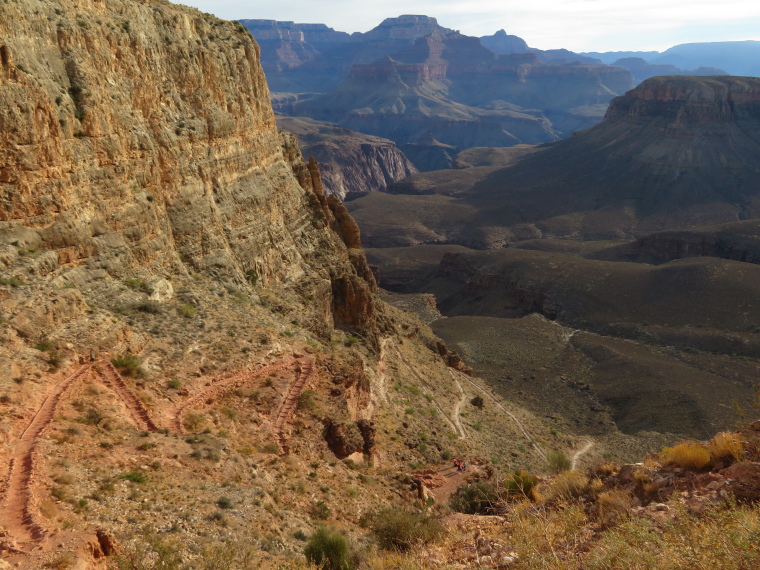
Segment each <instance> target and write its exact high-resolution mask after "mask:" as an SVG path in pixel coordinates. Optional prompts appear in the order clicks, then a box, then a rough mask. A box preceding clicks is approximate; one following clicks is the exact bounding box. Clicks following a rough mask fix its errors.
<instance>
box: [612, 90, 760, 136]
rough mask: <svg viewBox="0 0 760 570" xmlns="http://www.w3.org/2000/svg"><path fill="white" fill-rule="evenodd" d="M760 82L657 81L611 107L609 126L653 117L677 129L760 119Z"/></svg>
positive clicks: (619, 99)
mask: <svg viewBox="0 0 760 570" xmlns="http://www.w3.org/2000/svg"><path fill="white" fill-rule="evenodd" d="M759 113H760V80H758V79H756V78H749V77H725V78H724V77H709V78H707V77H706V78H703V79H694V78H692V77H685V78H679V77H674V76H671V77H654V78H652V79H651V80H649V81H646V82H644V83H642V84H641V85H639V86H638V87H636V88H635V89H632V90H631V91H629V92H628V93H626V94H625V96H624V97H618V98H616V99H614V100H613V101H612V102H611V103H610V107H609V110H608V111H607V115H606V117H605V118H607V119H608V120H609V122H616V121H620V120H625V119H626V118H630V119H635V118H638V117H651V118H656V119H658V120H660V121H667V122H669V123H670V125H669V127H671V128H672V129H671V132H670V133H669V134H671V136H688V133H686V132H681V133H680V134H678V133H677V128H678V127H685V128H689V127H694V126H697V125H708V124H720V123H733V122H735V121H737V120H741V119H754V120H756V119H757V118H758V114H759Z"/></svg>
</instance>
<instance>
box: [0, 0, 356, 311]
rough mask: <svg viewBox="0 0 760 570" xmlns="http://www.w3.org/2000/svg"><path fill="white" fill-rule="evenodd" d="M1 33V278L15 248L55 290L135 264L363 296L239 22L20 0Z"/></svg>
mask: <svg viewBox="0 0 760 570" xmlns="http://www.w3.org/2000/svg"><path fill="white" fill-rule="evenodd" d="M0 38H2V39H1V40H0V56H1V57H0V64H1V65H2V67H1V68H0V87H1V88H2V90H1V92H2V102H1V104H0V235H1V236H2V245H1V246H0V247H2V248H3V251H2V255H1V256H0V264H2V265H3V266H4V267H5V268H6V269H7V270H8V271H9V272H10V271H12V268H13V265H14V263H15V261H16V259H17V256H18V251H19V249H18V248H19V247H22V246H23V247H28V248H34V249H40V248H42V249H46V250H50V252H52V253H50V254H46V255H47V257H46V259H47V258H48V257H49V259H48V262H47V265H45V268H44V270H43V272H44V273H48V274H51V275H53V274H55V281H54V284H55V285H57V286H59V287H64V286H67V285H71V284H73V283H76V284H77V285H79V284H81V283H82V282H87V281H91V280H93V279H100V278H104V277H105V276H111V277H115V278H122V277H123V276H124V275H126V274H128V273H130V272H133V271H134V270H135V268H145V269H148V270H150V271H151V272H152V273H159V272H167V273H169V272H172V271H181V272H185V271H188V270H189V271H201V272H208V273H211V274H216V275H220V276H224V278H225V279H230V280H232V281H236V282H239V283H245V281H246V276H249V277H250V276H251V275H256V276H257V277H258V278H259V279H260V280H261V282H263V283H269V282H282V283H286V284H287V283H298V282H307V283H309V287H311V288H313V289H315V290H330V289H331V288H332V289H333V290H335V288H336V286H335V283H336V282H339V283H348V285H345V287H346V290H350V291H351V292H352V293H351V295H356V294H357V293H356V291H359V290H361V291H364V293H366V291H368V288H369V287H370V285H369V284H367V283H366V282H364V281H363V280H361V279H360V278H359V277H358V276H357V275H356V273H355V271H354V270H353V266H352V265H351V262H350V261H349V256H348V253H347V250H346V248H345V247H344V245H343V244H342V243H341V242H340V238H339V236H338V234H337V233H336V232H335V231H331V230H330V227H331V226H332V227H335V225H336V221H335V220H334V219H333V218H332V214H331V212H330V209H329V208H328V207H327V206H326V202H325V199H324V197H322V196H318V195H317V194H316V193H315V191H314V189H313V187H312V182H311V178H310V177H309V176H308V175H306V174H304V172H305V165H304V164H303V162H302V159H301V156H300V153H299V152H298V149H297V146H296V145H295V140H294V139H293V138H292V137H289V136H287V135H282V134H280V133H278V131H277V129H276V125H275V120H274V115H273V113H272V109H271V106H270V103H269V90H268V88H267V84H266V80H265V77H264V74H263V72H262V70H261V66H260V62H259V48H258V46H257V44H256V43H255V41H254V40H253V38H252V37H251V36H250V35H249V34H248V32H247V31H246V30H245V29H244V28H243V27H242V26H241V25H239V24H235V23H231V22H224V21H222V20H218V19H217V18H215V17H213V16H211V15H208V14H203V13H201V12H198V11H197V10H194V9H190V8H185V7H178V6H174V5H171V4H169V3H167V2H150V3H138V2H129V1H123V0H108V1H104V0H82V1H79V0H77V1H74V0H63V1H62V2H57V3H55V4H51V3H46V2H38V1H31V2H23V3H20V2H13V3H10V4H8V3H6V4H2V5H0ZM40 38H42V41H40ZM299 173H300V174H299ZM299 179H300V183H299ZM320 200H321V201H322V202H324V203H323V204H320ZM315 256H319V258H320V261H319V262H315V261H314V259H315ZM338 288H339V289H340V287H338ZM364 293H361V295H364V296H365V297H366V295H365V294H364ZM336 295H338V296H339V295H340V292H336ZM363 304H364V305H366V303H363ZM325 311H326V312H329V309H328V307H325ZM359 320H361V319H359Z"/></svg>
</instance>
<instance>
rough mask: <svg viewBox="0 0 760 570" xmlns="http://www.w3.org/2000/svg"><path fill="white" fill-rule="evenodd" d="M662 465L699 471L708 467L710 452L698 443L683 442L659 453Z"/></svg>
mask: <svg viewBox="0 0 760 570" xmlns="http://www.w3.org/2000/svg"><path fill="white" fill-rule="evenodd" d="M660 457H661V458H662V462H663V463H664V464H673V465H677V466H678V467H680V468H681V469H687V470H689V471H701V470H703V469H705V468H706V467H708V466H709V465H710V461H711V456H710V450H709V449H707V448H706V447H705V446H704V445H702V444H701V443H699V442H698V441H683V442H681V443H679V444H677V445H675V446H673V447H665V448H663V450H662V451H661V452H660Z"/></svg>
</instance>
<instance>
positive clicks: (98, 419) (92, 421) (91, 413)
mask: <svg viewBox="0 0 760 570" xmlns="http://www.w3.org/2000/svg"><path fill="white" fill-rule="evenodd" d="M104 419H106V416H105V414H103V412H101V411H100V410H98V409H97V408H89V409H88V410H87V413H85V415H84V417H83V418H82V419H81V421H82V423H84V424H87V425H91V426H97V425H100V424H101V423H102V422H103V420H104Z"/></svg>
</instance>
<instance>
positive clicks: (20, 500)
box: [0, 364, 92, 546]
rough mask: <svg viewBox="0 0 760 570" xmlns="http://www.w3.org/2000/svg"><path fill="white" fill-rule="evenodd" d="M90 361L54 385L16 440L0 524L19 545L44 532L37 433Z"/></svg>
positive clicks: (47, 421) (42, 535) (85, 369)
mask: <svg viewBox="0 0 760 570" xmlns="http://www.w3.org/2000/svg"><path fill="white" fill-rule="evenodd" d="M91 367H92V364H85V365H82V366H80V367H79V368H78V369H77V370H76V371H75V372H74V373H73V374H71V375H69V376H67V377H65V378H64V379H63V380H61V381H60V382H58V384H56V385H55V386H53V387H52V388H51V389H50V390H49V391H48V394H47V395H46V396H45V399H44V400H43V402H42V405H41V406H40V408H39V409H38V410H37V412H36V413H35V415H34V417H33V418H32V420H31V422H29V425H28V426H27V427H26V429H25V430H24V432H23V433H22V434H21V437H19V439H18V441H17V442H16V447H15V448H14V450H13V453H12V455H11V460H10V466H9V470H8V478H7V479H6V485H5V489H4V491H3V495H2V502H0V505H2V509H0V526H3V527H5V529H6V530H7V531H8V533H9V534H10V535H11V536H12V537H14V539H15V540H16V541H17V543H19V544H24V545H29V546H30V545H31V544H32V543H35V542H38V541H40V540H42V539H43V538H44V537H45V535H46V534H47V533H46V531H45V529H44V527H43V526H42V524H41V523H40V522H39V517H38V515H37V509H36V505H35V496H34V490H33V486H34V480H35V475H36V461H37V459H36V454H37V447H38V443H39V437H40V435H41V434H42V433H43V432H44V431H45V429H46V428H47V427H48V426H49V425H50V422H51V421H52V420H53V418H54V417H55V412H56V409H57V407H58V404H59V403H60V401H61V399H62V398H63V395H64V394H65V393H66V391H67V390H68V389H69V388H70V387H71V385H72V384H73V383H74V382H75V381H76V380H77V379H79V378H81V377H82V376H84V375H85V374H86V373H87V372H88V371H89V370H90V368H91Z"/></svg>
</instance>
